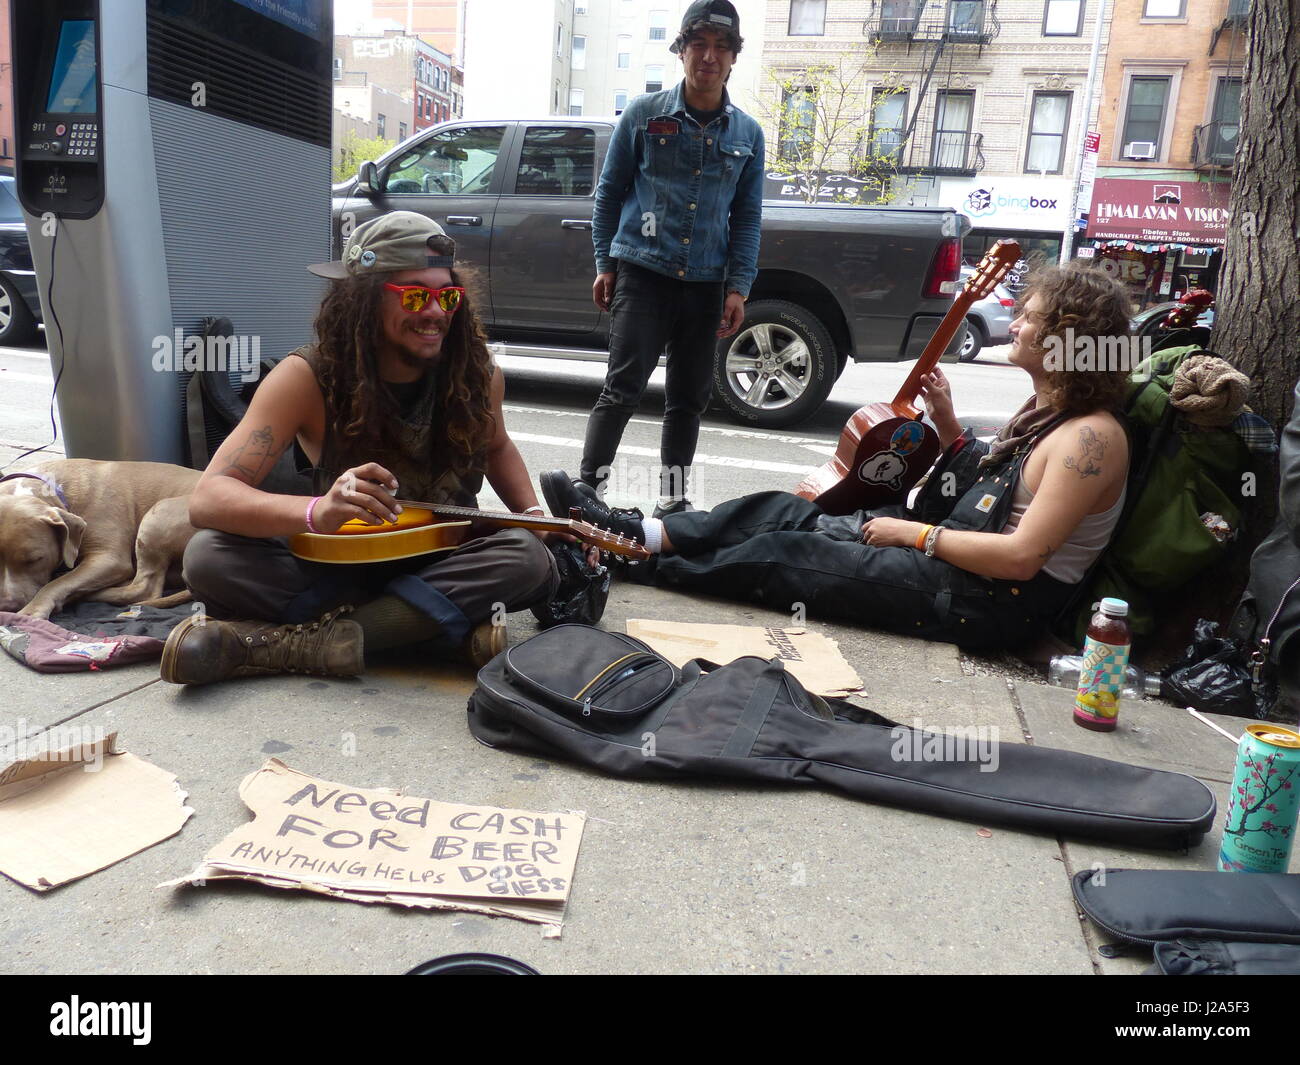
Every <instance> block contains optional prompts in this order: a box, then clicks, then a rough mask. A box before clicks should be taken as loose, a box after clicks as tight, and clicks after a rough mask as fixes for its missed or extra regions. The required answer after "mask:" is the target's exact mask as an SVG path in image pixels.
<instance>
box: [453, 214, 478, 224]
mask: <svg viewBox="0 0 1300 1065" xmlns="http://www.w3.org/2000/svg"><path fill="white" fill-rule="evenodd" d="M482 224H483V216H482V215H477V214H449V215H448V216H447V225H449V226H481V225H482Z"/></svg>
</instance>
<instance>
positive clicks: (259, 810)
mask: <svg viewBox="0 0 1300 1065" xmlns="http://www.w3.org/2000/svg"><path fill="white" fill-rule="evenodd" d="M239 797H240V798H241V799H243V800H244V802H245V803H246V804H247V806H248V808H249V809H250V810H252V811H253V820H252V821H251V822H249V823H248V824H246V825H241V826H240V827H239V828H237V829H235V831H233V832H231V833H230V835H228V836H227V837H226V838H225V839H224V840H222V841H221V842H220V843H219V844H218V845H217V846H216V847H214V848H213V849H212V850H211V851H209V852H208V855H207V857H205V858H204V859H203V862H202V863H201V864H200V865H199V867H198V868H197V869H195V870H194V872H193V873H191V874H190V875H189V876H187V877H182V878H180V879H178V880H174V881H170V882H169V883H168V884H166V885H163V886H165V887H167V886H174V885H176V884H184V883H190V884H194V883H201V882H202V881H206V880H217V879H229V878H236V879H244V880H254V881H257V882H258V883H262V884H269V885H271V886H272V887H283V888H300V889H303V890H307V891H316V892H320V893H322V894H327V895H332V896H335V897H337V898H344V899H350V900H352V901H354V902H383V903H390V904H392V905H399V906H420V907H427V908H432V909H456V910H471V911H475V912H480V913H489V914H499V915H504V916H508V917H518V918H520V919H521V920H525V921H537V922H540V923H543V924H550V925H555V926H558V925H559V924H560V923H561V921H562V920H563V917H564V905H565V900H566V899H567V898H568V896H569V888H570V885H571V884H572V883H573V870H574V866H575V864H576V863H577V860H578V845H579V844H580V843H581V842H582V830H583V826H584V825H585V823H586V817H585V815H583V814H581V813H563V814H561V813H537V812H535V811H532V810H505V809H498V808H496V807H491V806H462V805H459V804H455V803H445V802H435V801H434V800H432V799H422V798H416V797H413V796H409V795H403V794H401V793H400V792H397V791H392V790H389V789H383V788H354V787H352V786H351V785H349V784H336V783H333V782H330V781H325V780H320V779H318V778H316V777H313V776H308V775H307V774H306V773H300V772H298V771H297V770H294V769H290V768H289V767H288V766H286V765H285V764H284V763H283V762H281V761H279V760H278V759H275V758H271V759H269V760H268V761H267V762H266V764H265V765H263V766H262V768H261V769H259V770H258V771H257V772H256V773H253V774H251V775H250V776H248V777H245V778H244V781H243V783H242V784H241V785H240V787H239Z"/></svg>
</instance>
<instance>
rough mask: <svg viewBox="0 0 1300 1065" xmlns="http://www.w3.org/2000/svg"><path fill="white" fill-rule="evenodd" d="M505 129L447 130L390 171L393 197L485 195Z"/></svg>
mask: <svg viewBox="0 0 1300 1065" xmlns="http://www.w3.org/2000/svg"><path fill="white" fill-rule="evenodd" d="M504 136H505V127H504V126H469V127H463V128H460V129H449V130H444V131H443V132H441V133H436V134H434V135H433V136H432V137H430V138H429V139H428V140H424V141H421V142H420V143H419V145H417V146H416V147H415V148H413V149H412V150H411V151H409V152H407V153H406V154H405V155H401V156H398V157H397V158H396V159H395V160H393V163H392V165H391V166H390V167H389V170H388V184H387V186H386V188H385V191H386V192H388V193H389V194H390V195H401V194H403V193H415V194H417V195H433V196H438V195H447V196H466V195H479V194H484V195H485V194H486V193H487V191H488V189H489V188H490V187H491V185H492V173H493V171H494V170H495V169H496V164H497V157H498V156H499V155H500V154H501V141H502V139H503V138H504Z"/></svg>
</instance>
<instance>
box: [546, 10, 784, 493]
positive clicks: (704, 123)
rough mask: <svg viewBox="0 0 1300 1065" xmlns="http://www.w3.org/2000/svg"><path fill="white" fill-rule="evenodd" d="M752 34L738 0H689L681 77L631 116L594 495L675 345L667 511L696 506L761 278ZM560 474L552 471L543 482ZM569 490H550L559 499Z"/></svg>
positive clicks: (602, 222) (609, 232) (667, 416)
mask: <svg viewBox="0 0 1300 1065" xmlns="http://www.w3.org/2000/svg"><path fill="white" fill-rule="evenodd" d="M742 43H743V42H742V39H741V37H740V19H739V16H738V15H737V14H736V9H735V7H733V6H732V5H731V4H730V3H728V2H727V0H701V2H698V3H693V4H691V6H690V7H689V8H688V9H687V11H686V16H685V18H684V19H683V20H682V27H681V33H680V34H679V35H678V37H677V39H676V40H675V41H674V42H673V44H672V51H673V52H674V53H677V54H678V55H679V56H680V57H681V60H682V66H683V71H684V74H685V77H684V79H683V81H682V82H681V84H679V85H678V86H677V87H676V88H674V89H671V90H668V91H666V92H659V93H653V94H650V95H646V96H641V97H638V98H637V99H635V100H633V101H632V103H631V104H630V105H629V106H628V108H627V110H625V111H624V112H623V115H622V117H621V118H620V120H619V123H618V126H617V128H616V129H615V130H614V136H613V141H612V142H611V144H610V149H609V155H608V156H607V157H606V159H605V168H604V170H603V171H602V173H601V176H600V184H599V186H598V187H597V189H596V207H595V212H594V214H593V217H592V236H593V240H594V243H595V246H596V274H597V277H596V283H595V285H594V286H593V290H592V295H593V298H594V299H595V301H596V306H597V307H599V308H600V309H601V310H602V311H609V312H610V340H609V346H610V350H609V370H608V373H607V374H606V377H605V387H604V389H603V390H602V391H601V394H600V398H599V399H598V400H597V401H596V406H595V408H594V409H593V411H592V414H591V418H590V420H589V421H588V423H587V437H586V442H585V444H584V447H583V453H582V468H581V477H580V479H579V480H578V481H576V482H574V483H575V484H576V485H578V486H579V487H580V488H582V486H586V490H589V491H590V492H591V493H594V492H595V490H596V489H598V488H601V489H603V487H604V482H605V481H606V479H607V478H608V476H609V473H610V467H611V465H612V463H613V461H614V455H615V453H616V452H617V451H618V445H619V441H620V440H621V438H622V436H623V430H624V428H625V427H626V425H627V421H628V419H629V418H630V417H631V416H632V412H633V411H635V410H636V406H637V403H638V402H639V401H640V399H641V394H642V393H643V392H644V391H645V386H646V383H647V382H648V381H649V379H650V374H651V373H652V372H653V370H654V369H655V367H656V366H657V365H658V362H659V356H660V354H661V353H662V352H663V351H664V348H665V347H667V350H668V380H667V388H666V397H665V398H666V402H665V411H664V419H663V430H662V437H661V441H660V462H661V464H662V467H663V468H662V471H661V475H660V497H661V498H660V500H659V506H658V507H656V509H655V514H656V516H659V515H661V514H664V513H673V512H676V511H680V510H684V509H687V508H688V504H687V503H686V498H685V497H686V479H687V472H688V470H689V467H690V465H691V462H692V461H693V460H694V458H695V445H696V441H697V439H698V437H699V431H700V415H701V414H703V413H704V409H705V407H706V406H707V405H708V398H709V387H710V383H711V380H712V371H713V352H714V348H715V346H716V344H717V341H718V340H719V339H721V338H723V337H729V336H731V335H733V334H734V333H735V332H736V331H737V330H738V329H739V328H740V324H741V322H742V321H743V320H744V317H745V300H746V298H747V297H748V296H749V290H750V286H751V285H753V283H754V278H755V277H756V276H757V275H758V241H759V227H760V224H761V221H762V204H763V131H762V129H761V128H760V127H759V125H758V123H757V122H756V121H754V119H752V118H750V117H749V116H748V115H746V114H745V113H744V112H743V111H741V110H740V109H739V108H737V107H735V106H734V105H732V103H731V102H730V100H729V98H728V96H727V90H726V81H727V77H728V76H729V74H730V72H731V66H732V63H733V62H734V60H735V56H736V54H737V53H738V52H739V51H740V49H741V45H742ZM555 476H556V474H544V475H543V476H542V487H543V491H546V489H547V483H548V480H550V479H553V478H554V477H555ZM559 488H561V486H559V485H556V486H554V488H552V490H551V491H550V492H549V493H548V497H549V496H550V495H556V496H557V498H558V497H559V494H558V493H557V491H556V489H559ZM563 488H567V484H566V485H564V486H563Z"/></svg>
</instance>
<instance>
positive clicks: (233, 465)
mask: <svg viewBox="0 0 1300 1065" xmlns="http://www.w3.org/2000/svg"><path fill="white" fill-rule="evenodd" d="M282 450H283V448H276V446H275V439H274V437H273V436H272V435H271V427H270V426H269V425H268V426H266V427H265V428H262V429H254V430H253V432H252V434H251V435H250V436H249V438H248V443H246V444H244V445H243V446H242V447H241V448H240V449H239V450H238V451H236V452H235V453H234V455H233V456H231V459H230V464H229V465H228V466H227V467H226V468H225V469H224V470H222V471H221V472H222V473H234V474H238V475H239V476H241V477H246V478H247V479H248V480H249V482H250V483H252V484H257V483H259V482H260V481H261V479H262V477H263V476H264V475H265V473H266V471H267V470H269V469H270V468H271V465H272V464H273V463H274V462H275V460H276V459H277V458H279V457H280V451H282Z"/></svg>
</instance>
